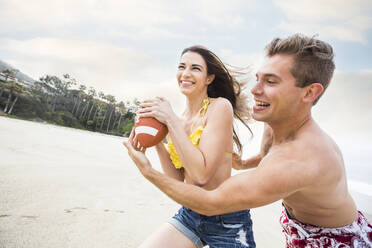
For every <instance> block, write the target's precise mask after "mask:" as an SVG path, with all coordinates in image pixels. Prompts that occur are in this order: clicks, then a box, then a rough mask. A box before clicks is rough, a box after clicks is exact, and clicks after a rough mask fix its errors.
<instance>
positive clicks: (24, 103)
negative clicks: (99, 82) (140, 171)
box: [0, 69, 139, 136]
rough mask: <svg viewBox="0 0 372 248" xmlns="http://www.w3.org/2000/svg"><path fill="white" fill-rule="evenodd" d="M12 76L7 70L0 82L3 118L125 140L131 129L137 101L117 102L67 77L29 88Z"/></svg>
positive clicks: (42, 81) (43, 80) (43, 79)
mask: <svg viewBox="0 0 372 248" xmlns="http://www.w3.org/2000/svg"><path fill="white" fill-rule="evenodd" d="M15 74H16V71H14V70H9V69H7V70H4V71H2V79H0V108H1V109H2V111H3V114H5V115H9V116H15V117H18V118H22V119H28V120H35V121H45V122H48V123H53V124H57V125H61V126H68V127H73V128H79V129H86V130H91V131H95V132H101V133H107V134H114V135H120V136H122V135H124V136H128V135H129V133H130V131H131V129H132V127H133V123H134V117H135V112H136V110H137V108H138V105H139V101H138V100H136V99H135V100H134V101H132V102H130V101H125V102H124V101H117V100H116V98H115V97H114V96H113V95H110V94H105V93H104V92H102V91H99V92H97V90H95V89H94V88H93V87H89V88H87V86H85V85H83V84H78V82H77V81H76V79H74V78H73V77H71V76H70V75H69V74H65V75H63V77H62V78H59V77H58V76H54V75H46V76H43V77H41V78H40V79H39V80H38V81H35V82H34V83H33V84H32V86H31V87H25V86H24V85H22V84H23V82H22V81H21V80H19V79H17V78H16V77H15Z"/></svg>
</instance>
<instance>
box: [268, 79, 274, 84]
mask: <svg viewBox="0 0 372 248" xmlns="http://www.w3.org/2000/svg"><path fill="white" fill-rule="evenodd" d="M266 82H267V83H268V84H275V83H276V82H274V81H271V80H266Z"/></svg>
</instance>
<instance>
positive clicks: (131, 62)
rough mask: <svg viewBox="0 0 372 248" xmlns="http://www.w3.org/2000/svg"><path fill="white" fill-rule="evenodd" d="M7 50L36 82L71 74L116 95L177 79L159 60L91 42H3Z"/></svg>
mask: <svg viewBox="0 0 372 248" xmlns="http://www.w3.org/2000/svg"><path fill="white" fill-rule="evenodd" d="M5 50H6V51H7V52H10V53H12V54H13V55H14V56H17V57H18V59H17V60H14V61H8V62H9V63H11V64H12V65H13V66H15V67H18V68H22V71H23V72H25V73H26V74H29V75H30V76H32V77H34V79H38V78H39V77H40V76H43V75H45V74H51V75H57V76H61V75H62V74H65V73H69V74H70V75H71V76H73V77H75V78H76V79H77V80H78V81H80V82H81V83H83V84H86V85H88V86H93V87H96V88H99V89H102V90H103V89H105V90H104V91H107V92H112V93H111V94H116V95H118V93H119V92H117V91H116V89H117V88H118V87H120V86H121V85H125V87H126V88H134V89H139V85H143V87H142V88H143V89H144V90H146V89H148V88H146V85H147V86H148V87H151V86H150V85H157V84H162V83H164V80H168V78H170V77H173V75H175V72H174V71H173V70H172V69H173V68H172V67H171V66H169V65H166V64H165V63H164V61H163V60H162V59H161V58H160V57H159V56H151V54H148V53H145V52H143V51H141V50H138V49H135V48H122V47H118V46H114V45H110V44H107V43H101V42H95V41H89V40H67V39H66V40H62V39H55V38H35V39H31V40H25V41H21V40H10V39H0V51H5ZM174 68H176V66H174ZM174 77H175V76H174ZM133 97H135V95H133ZM133 97H132V98H133Z"/></svg>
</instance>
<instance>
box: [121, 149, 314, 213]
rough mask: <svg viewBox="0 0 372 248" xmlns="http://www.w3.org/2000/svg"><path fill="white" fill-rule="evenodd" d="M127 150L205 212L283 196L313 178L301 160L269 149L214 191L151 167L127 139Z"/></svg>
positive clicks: (182, 200)
mask: <svg viewBox="0 0 372 248" xmlns="http://www.w3.org/2000/svg"><path fill="white" fill-rule="evenodd" d="M125 146H126V147H127V148H128V153H129V155H130V156H131V158H132V159H133V161H134V162H135V164H136V165H137V167H138V168H139V170H140V171H141V173H142V174H143V175H144V176H145V177H146V178H147V179H148V180H149V181H150V182H152V183H153V184H154V185H155V186H156V187H158V188H159V189H160V190H161V191H163V192H164V193H165V194H166V195H168V196H169V197H170V198H172V199H173V200H174V201H176V202H178V203H179V204H181V205H183V206H185V207H187V208H190V209H192V210H194V211H196V212H198V213H201V214H204V215H216V214H222V213H229V212H234V211H238V210H242V209H249V208H255V207H259V206H263V205H267V204H270V203H272V202H275V201H277V200H280V199H283V198H285V197H287V196H288V195H290V194H292V193H293V192H295V191H297V190H299V189H301V188H303V187H304V186H306V185H307V184H308V183H309V182H311V180H309V179H308V178H307V175H306V172H305V171H304V170H303V169H302V168H301V167H302V166H301V163H298V162H296V161H295V160H293V159H292V160H289V159H288V158H286V156H285V155H281V154H276V153H270V156H266V157H265V158H264V159H263V160H262V161H261V163H260V166H259V167H258V168H257V169H256V170H253V171H247V172H245V173H241V174H239V175H236V176H233V177H231V178H229V179H227V180H226V181H225V182H224V183H223V184H221V185H220V186H219V187H218V188H217V189H215V190H212V191H207V190H204V189H203V188H200V187H197V186H194V185H190V184H185V183H183V182H180V181H177V180H175V179H173V178H170V177H168V176H166V175H164V174H162V173H160V172H158V171H156V170H154V169H153V168H152V167H151V164H150V162H149V161H148V160H147V158H146V156H145V155H144V154H143V153H142V152H139V151H135V150H134V149H133V148H131V146H130V144H128V143H126V144H125Z"/></svg>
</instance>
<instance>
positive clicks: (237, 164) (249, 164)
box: [233, 124, 273, 170]
mask: <svg viewBox="0 0 372 248" xmlns="http://www.w3.org/2000/svg"><path fill="white" fill-rule="evenodd" d="M272 143H273V133H272V129H271V127H269V126H268V125H267V124H265V126H264V132H263V135H262V140H261V149H260V153H259V154H257V155H255V156H252V157H250V158H248V159H246V160H242V159H241V157H240V156H239V155H237V154H234V156H233V168H234V169H235V170H245V169H250V168H255V167H257V166H258V164H259V163H260V162H261V160H262V158H263V157H265V156H266V154H267V153H268V152H269V150H270V148H271V145H272Z"/></svg>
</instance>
